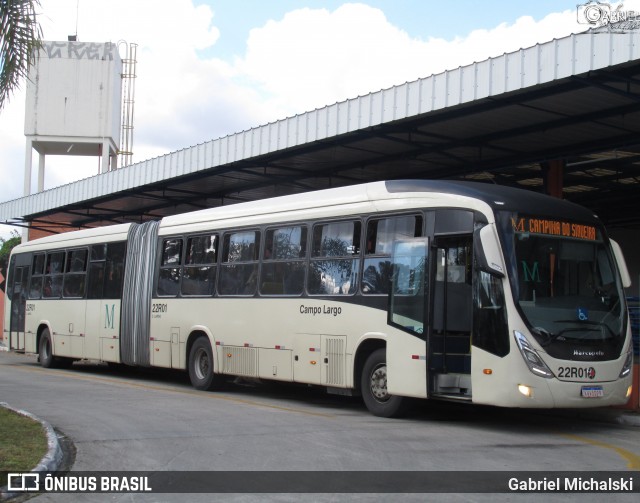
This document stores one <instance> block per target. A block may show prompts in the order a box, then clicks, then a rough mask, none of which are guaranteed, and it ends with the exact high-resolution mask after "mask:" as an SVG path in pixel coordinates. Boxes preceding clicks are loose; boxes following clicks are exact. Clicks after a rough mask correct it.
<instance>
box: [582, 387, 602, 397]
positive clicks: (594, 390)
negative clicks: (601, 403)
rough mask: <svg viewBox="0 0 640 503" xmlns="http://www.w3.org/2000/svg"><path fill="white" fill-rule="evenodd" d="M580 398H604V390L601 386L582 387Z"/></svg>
mask: <svg viewBox="0 0 640 503" xmlns="http://www.w3.org/2000/svg"><path fill="white" fill-rule="evenodd" d="M580 396H582V397H583V398H600V397H602V396H604V390H603V389H602V386H583V387H582V390H581V391H580Z"/></svg>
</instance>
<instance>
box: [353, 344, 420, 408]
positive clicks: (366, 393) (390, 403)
mask: <svg viewBox="0 0 640 503" xmlns="http://www.w3.org/2000/svg"><path fill="white" fill-rule="evenodd" d="M360 389H361V392H362V399H363V401H364V404H365V405H366V406H367V409H369V412H371V413H372V414H373V415H374V416H379V417H400V416H402V415H404V414H406V412H407V410H408V408H409V399H408V398H406V397H402V396H396V395H390V394H389V392H388V390H387V351H386V349H383V348H381V349H377V350H375V351H374V352H373V353H371V354H370V355H369V357H368V358H367V360H366V362H365V364H364V368H363V369H362V376H361V381H360Z"/></svg>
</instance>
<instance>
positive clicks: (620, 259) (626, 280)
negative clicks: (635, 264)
mask: <svg viewBox="0 0 640 503" xmlns="http://www.w3.org/2000/svg"><path fill="white" fill-rule="evenodd" d="M609 242H610V243H611V249H612V250H613V255H614V256H615V258H616V262H617V263H618V270H619V271H620V279H622V286H623V287H625V288H629V287H630V286H631V275H630V274H629V269H627V262H626V261H625V260H624V255H623V254H622V248H620V245H619V244H618V243H617V242H616V241H614V240H613V239H609Z"/></svg>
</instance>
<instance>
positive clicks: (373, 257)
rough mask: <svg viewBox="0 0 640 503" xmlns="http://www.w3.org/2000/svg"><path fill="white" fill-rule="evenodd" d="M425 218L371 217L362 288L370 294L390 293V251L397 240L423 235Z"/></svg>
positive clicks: (404, 216)
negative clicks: (423, 220) (423, 219)
mask: <svg viewBox="0 0 640 503" xmlns="http://www.w3.org/2000/svg"><path fill="white" fill-rule="evenodd" d="M421 234H422V217H421V216H419V215H403V216H397V217H389V218H381V219H372V220H369V222H368V223H367V236H366V240H367V241H366V243H367V247H366V250H365V259H364V267H363V273H362V279H361V283H360V288H361V290H362V293H364V294H367V295H372V294H384V295H387V294H388V293H389V286H390V285H391V276H392V272H393V271H392V264H391V252H392V247H393V243H394V241H397V240H401V239H408V238H414V237H420V236H421Z"/></svg>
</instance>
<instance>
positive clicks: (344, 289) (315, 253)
mask: <svg viewBox="0 0 640 503" xmlns="http://www.w3.org/2000/svg"><path fill="white" fill-rule="evenodd" d="M360 228H361V223H360V221H359V220H355V221H354V220H350V221H342V222H329V223H321V224H317V225H315V226H314V227H313V250H312V254H311V262H310V264H309V276H308V280H307V281H308V285H307V288H308V291H309V294H311V295H350V294H353V293H355V292H356V290H357V288H358V285H357V281H356V278H357V276H358V268H359V264H360V260H359V257H360V234H361V232H360Z"/></svg>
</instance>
